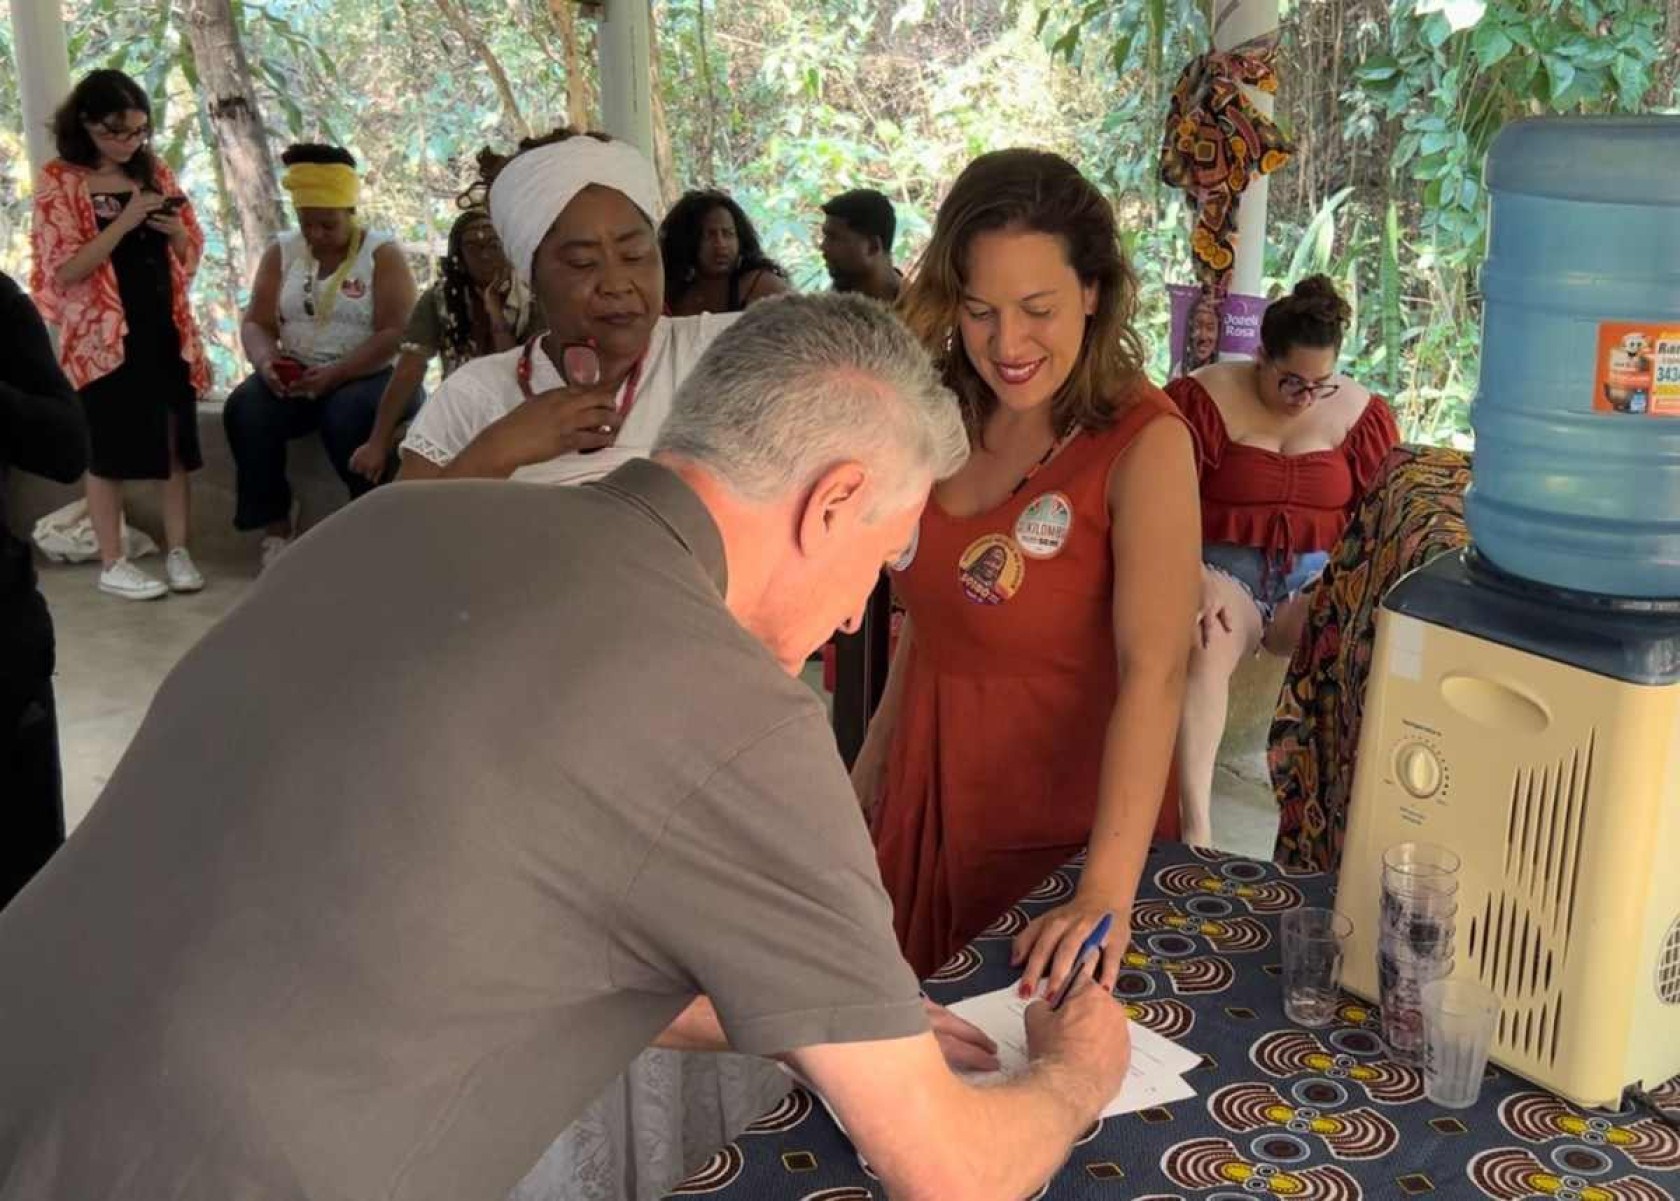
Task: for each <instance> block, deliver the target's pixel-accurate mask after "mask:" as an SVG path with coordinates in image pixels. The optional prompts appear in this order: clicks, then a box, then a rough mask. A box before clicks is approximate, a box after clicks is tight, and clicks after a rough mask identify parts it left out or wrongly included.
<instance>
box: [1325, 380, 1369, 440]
mask: <svg viewBox="0 0 1680 1201" xmlns="http://www.w3.org/2000/svg"><path fill="white" fill-rule="evenodd" d="M1336 385H1337V386H1336V391H1335V394H1334V395H1332V396H1330V397H1328V398H1327V399H1326V401H1325V402H1324V422H1325V425H1326V426H1328V427H1329V428H1330V429H1332V430H1339V431H1341V433H1342V434H1343V435H1346V434H1347V432H1348V431H1349V430H1351V429H1353V427H1354V426H1356V425H1358V424H1359V419H1360V418H1361V417H1363V416H1364V415H1365V410H1366V408H1367V407H1368V406H1369V405H1370V404H1371V400H1372V394H1371V392H1370V390H1369V389H1368V388H1366V387H1365V386H1364V385H1363V384H1361V383H1358V382H1357V381H1355V380H1351V379H1349V378H1348V377H1347V376H1345V375H1340V376H1337V377H1336ZM1377 403H1378V404H1381V403H1382V401H1380V400H1378V401H1377Z"/></svg>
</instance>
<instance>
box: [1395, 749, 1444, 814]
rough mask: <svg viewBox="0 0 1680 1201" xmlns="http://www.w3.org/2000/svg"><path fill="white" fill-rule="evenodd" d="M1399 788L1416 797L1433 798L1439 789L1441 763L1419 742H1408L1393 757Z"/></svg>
mask: <svg viewBox="0 0 1680 1201" xmlns="http://www.w3.org/2000/svg"><path fill="white" fill-rule="evenodd" d="M1394 774H1395V775H1396V776H1398V777H1399V779H1400V787H1402V788H1404V789H1405V790H1406V791H1407V792H1409V793H1411V794H1412V795H1413V796H1415V797H1417V798H1418V799H1419V800H1421V799H1423V798H1424V797H1430V796H1434V795H1435V793H1436V792H1438V791H1439V790H1440V788H1441V761H1440V760H1439V759H1437V758H1436V757H1435V752H1434V751H1432V750H1430V749H1429V748H1428V747H1426V746H1424V745H1423V743H1421V742H1408V743H1407V744H1406V745H1405V746H1403V747H1401V748H1400V750H1399V753H1398V754H1396V755H1395V757H1394Z"/></svg>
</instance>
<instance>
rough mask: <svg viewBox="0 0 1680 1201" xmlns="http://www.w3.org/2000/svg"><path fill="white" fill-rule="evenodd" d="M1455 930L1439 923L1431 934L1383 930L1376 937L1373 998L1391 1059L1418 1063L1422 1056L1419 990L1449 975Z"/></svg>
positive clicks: (1422, 1020) (1414, 1065)
mask: <svg viewBox="0 0 1680 1201" xmlns="http://www.w3.org/2000/svg"><path fill="white" fill-rule="evenodd" d="M1455 936H1456V931H1455V930H1454V929H1453V927H1451V926H1450V925H1449V926H1445V927H1439V928H1437V929H1436V930H1435V937H1433V938H1432V939H1428V940H1424V939H1413V938H1405V937H1400V936H1397V935H1394V934H1390V933H1388V932H1386V931H1385V932H1383V934H1382V935H1381V936H1380V938H1379V939H1378V941H1377V1001H1378V1006H1379V1009H1380V1011H1381V1014H1382V1037H1383V1042H1385V1043H1387V1044H1388V1051H1389V1055H1390V1057H1391V1058H1392V1059H1393V1060H1394V1061H1395V1062H1396V1063H1404V1064H1409V1065H1411V1066H1413V1067H1416V1066H1419V1065H1421V1064H1422V1063H1423V1059H1424V1047H1425V1041H1424V1018H1423V989H1424V987H1425V986H1426V985H1428V984H1430V983H1432V982H1434V981H1436V980H1440V979H1444V978H1445V977H1447V976H1450V975H1452V970H1453V950H1454V939H1455Z"/></svg>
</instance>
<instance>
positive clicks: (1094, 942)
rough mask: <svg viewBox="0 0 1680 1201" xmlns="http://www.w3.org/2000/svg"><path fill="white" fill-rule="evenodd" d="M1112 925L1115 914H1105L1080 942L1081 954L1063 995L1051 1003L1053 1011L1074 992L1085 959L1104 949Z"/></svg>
mask: <svg viewBox="0 0 1680 1201" xmlns="http://www.w3.org/2000/svg"><path fill="white" fill-rule="evenodd" d="M1112 925H1114V915H1113V914H1112V913H1105V914H1103V915H1102V920H1101V921H1100V922H1098V923H1097V925H1096V928H1095V929H1093V930H1092V931H1091V933H1090V934H1089V935H1087V936H1086V938H1085V941H1084V942H1083V943H1081V944H1080V947H1079V954H1077V955H1075V956H1074V957H1073V971H1071V972H1069V973H1068V978H1067V980H1066V981H1065V982H1064V983H1063V984H1062V995H1061V996H1059V997H1057V998H1056V999H1055V1001H1053V1002H1052V1003H1051V1005H1050V1010H1051V1012H1052V1013H1053V1012H1055V1011H1056V1010H1058V1009H1060V1008H1061V1007H1062V1005H1063V1004H1064V1003H1066V1001H1067V999H1068V994H1070V993H1071V992H1073V986H1074V983H1075V982H1076V981H1078V979H1079V973H1080V972H1081V971H1083V970H1084V967H1085V960H1086V959H1087V958H1088V957H1089V956H1091V955H1095V954H1099V953H1100V952H1101V951H1102V945H1103V939H1105V938H1107V937H1108V930H1109V927H1110V926H1112Z"/></svg>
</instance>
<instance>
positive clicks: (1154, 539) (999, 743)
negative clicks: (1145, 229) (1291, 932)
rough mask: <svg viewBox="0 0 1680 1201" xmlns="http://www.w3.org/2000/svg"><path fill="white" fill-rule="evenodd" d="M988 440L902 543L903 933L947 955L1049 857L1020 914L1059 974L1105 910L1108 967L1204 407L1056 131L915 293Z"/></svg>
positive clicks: (878, 750)
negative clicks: (1056, 895)
mask: <svg viewBox="0 0 1680 1201" xmlns="http://www.w3.org/2000/svg"><path fill="white" fill-rule="evenodd" d="M899 303H900V308H901V311H902V312H903V314H904V317H905V319H906V320H907V321H908V322H909V324H910V326H911V328H912V329H914V330H915V331H916V332H917V334H918V335H919V336H920V337H921V338H922V340H923V341H924V343H925V344H926V345H928V346H929V347H930V348H932V350H933V352H934V354H935V355H936V356H937V357H938V358H939V359H940V361H941V364H942V369H943V372H944V376H945V381H946V383H947V384H948V385H949V386H950V387H951V388H952V389H953V390H954V391H955V392H956V393H957V395H958V397H959V398H960V399H961V401H962V404H963V410H964V414H965V416H966V418H967V421H968V427H969V436H970V441H971V445H972V450H973V454H972V457H971V458H970V460H969V462H968V464H967V465H966V466H965V467H964V468H963V469H962V470H961V471H960V472H959V473H958V474H957V475H956V476H954V477H953V478H951V479H949V480H947V481H945V482H944V483H942V484H940V485H939V486H938V487H937V488H935V490H934V494H933V496H932V498H931V499H930V500H929V502H928V507H927V510H926V512H925V513H924V515H923V517H922V522H921V526H920V529H919V531H918V535H917V539H916V543H915V545H914V546H913V547H912V549H911V550H910V552H908V553H907V554H906V556H905V559H904V560H903V561H902V562H901V563H900V564H898V565H896V567H895V572H894V582H895V584H896V586H897V589H898V592H899V595H900V597H901V599H902V600H903V603H904V606H905V609H906V611H907V614H908V617H907V620H906V621H905V623H904V626H903V631H902V634H901V636H900V638H899V643H898V649H897V652H896V653H895V657H894V661H893V669H892V672H891V675H890V676H889V679H888V684H887V689H886V694H885V696H884V698H883V701H882V704H881V708H880V710H879V711H878V712H877V714H876V716H875V719H874V721H873V723H872V724H871V726H870V730H869V734H868V737H867V738H866V739H865V742H864V746H863V749H862V751H861V752H860V754H859V757H858V760H857V763H856V765H855V768H854V772H853V783H854V784H855V785H856V786H857V789H858V796H859V799H860V801H861V802H862V803H863V805H864V807H865V808H866V809H868V810H872V814H873V816H872V821H873V827H874V831H875V840H876V847H877V851H878V856H879V859H880V864H881V874H882V877H883V879H884V880H885V882H886V885H887V890H888V892H889V893H891V895H892V897H893V904H894V908H895V911H896V922H897V927H898V934H899V941H900V942H901V944H902V945H903V948H904V952H905V955H906V957H907V958H908V959H909V960H910V962H911V964H912V965H913V966H914V967H915V968H916V969H917V971H918V972H920V973H922V974H924V975H926V974H928V973H930V972H933V971H934V970H936V969H937V968H938V967H939V966H940V965H941V964H942V963H943V962H944V961H945V960H946V959H947V958H949V957H950V956H951V955H952V954H953V953H954V952H955V951H957V950H958V949H960V948H961V947H962V946H963V945H964V944H965V943H967V942H968V941H969V940H970V939H972V938H973V937H974V936H975V935H977V934H979V933H980V932H981V931H982V930H983V929H985V928H986V927H987V926H988V925H990V924H991V923H992V922H993V921H994V920H996V919H997V918H998V917H999V916H1001V915H1002V914H1003V913H1004V912H1005V911H1006V910H1007V909H1008V908H1009V907H1010V906H1011V905H1012V904H1014V903H1015V902H1016V901H1017V900H1019V899H1020V898H1021V897H1022V896H1023V895H1025V894H1026V893H1027V892H1028V891H1030V890H1031V889H1032V888H1033V887H1034V886H1035V885H1037V884H1038V883H1040V882H1041V881H1042V880H1043V879H1044V878H1045V877H1046V876H1047V875H1049V873H1050V872H1051V871H1052V870H1053V869H1055V868H1056V867H1057V866H1059V865H1060V864H1062V863H1063V862H1065V861H1066V860H1068V859H1069V858H1071V857H1072V856H1073V855H1074V854H1076V853H1077V852H1079V851H1080V850H1083V849H1087V848H1088V849H1089V852H1090V855H1089V859H1088V861H1087V864H1086V868H1085V871H1084V874H1083V877H1082V880H1081V883H1080V886H1079V889H1078V891H1077V893H1076V894H1075V895H1073V896H1072V897H1070V898H1069V899H1068V901H1067V904H1065V905H1063V906H1062V907H1060V908H1058V909H1055V910H1053V911H1051V912H1049V913H1047V914H1045V915H1044V916H1042V917H1040V918H1038V919H1037V920H1035V921H1034V922H1033V923H1032V924H1031V925H1030V926H1029V927H1027V928H1026V929H1025V930H1024V931H1022V932H1021V933H1020V935H1019V937H1018V938H1017V940H1016V945H1015V953H1016V958H1017V962H1020V963H1022V964H1023V965H1024V971H1023V975H1022V987H1023V989H1031V988H1033V987H1035V986H1036V985H1037V984H1038V982H1039V980H1040V978H1041V977H1046V976H1047V977H1048V978H1049V979H1050V981H1051V984H1052V986H1053V987H1054V986H1055V985H1057V984H1059V983H1060V980H1061V978H1062V977H1063V976H1064V975H1065V974H1066V972H1067V971H1068V969H1069V967H1070V965H1071V963H1072V961H1073V958H1074V956H1075V954H1076V953H1077V951H1078V948H1079V944H1080V942H1081V941H1083V939H1084V938H1085V937H1086V935H1087V934H1088V933H1089V932H1090V931H1091V929H1092V927H1093V926H1094V925H1095V924H1096V923H1097V921H1098V920H1099V919H1100V918H1101V917H1102V915H1103V914H1105V913H1110V912H1112V913H1113V914H1114V917H1115V921H1116V923H1117V924H1116V926H1115V928H1114V930H1113V932H1112V933H1111V934H1110V936H1109V938H1108V940H1107V943H1106V948H1105V954H1104V957H1103V961H1102V965H1101V968H1100V971H1099V975H1100V978H1101V979H1103V980H1105V981H1107V982H1108V983H1110V984H1112V982H1113V980H1114V978H1115V976H1116V975H1117V974H1118V972H1119V956H1120V953H1122V952H1123V951H1124V950H1125V947H1126V942H1127V938H1128V931H1129V915H1130V911H1131V904H1132V898H1133V895H1134V893H1135V891H1136V889H1137V884H1138V878H1139V876H1140V874H1141V872H1142V869H1143V861H1144V855H1145V854H1146V852H1147V850H1148V847H1149V842H1150V838H1151V836H1152V834H1154V833H1155V830H1156V822H1157V817H1158V816H1164V817H1165V818H1166V821H1167V823H1168V828H1167V833H1168V834H1169V835H1170V834H1171V833H1172V832H1173V830H1175V829H1176V825H1175V823H1174V821H1173V819H1174V818H1175V817H1176V814H1174V813H1172V812H1171V811H1170V810H1171V809H1173V808H1175V806H1169V807H1168V810H1169V812H1167V813H1166V814H1164V815H1163V814H1162V808H1163V807H1162V803H1161V802H1162V797H1163V795H1164V793H1165V790H1166V786H1167V782H1168V773H1169V768H1170V764H1171V761H1172V749H1173V736H1174V732H1175V730H1176V729H1177V726H1178V710H1179V703H1180V698H1181V696H1182V694H1183V689H1184V675H1185V667H1186V664H1187V662H1188V659H1189V652H1190V635H1191V630H1190V626H1189V623H1188V622H1187V621H1185V619H1184V614H1185V613H1187V612H1190V611H1191V610H1192V609H1193V608H1194V607H1195V603H1196V597H1197V594H1198V588H1199V582H1200V565H1199V552H1200V533H1199V528H1198V510H1197V499H1196V466H1195V457H1194V453H1193V449H1192V442H1191V437H1190V432H1189V430H1188V429H1187V428H1186V427H1185V425H1184V423H1183V421H1182V420H1181V419H1180V418H1179V417H1178V415H1177V413H1176V411H1175V410H1174V408H1173V406H1172V404H1171V402H1170V401H1168V400H1167V398H1166V396H1165V395H1164V394H1163V393H1162V392H1160V391H1159V390H1158V389H1156V388H1155V387H1154V386H1152V385H1151V384H1150V383H1149V382H1148V381H1147V380H1145V379H1144V377H1143V370H1142V363H1143V357H1144V355H1143V346H1142V343H1141V341H1140V340H1139V338H1138V335H1137V332H1136V331H1135V329H1134V328H1133V325H1132V322H1133V318H1134V316H1135V313H1136V308H1137V279H1136V276H1135V275H1134V274H1133V272H1132V269H1131V267H1130V265H1129V264H1128V263H1127V262H1126V260H1125V258H1124V256H1123V254H1122V252H1121V250H1120V245H1119V241H1118V237H1117V233H1116V229H1115V222H1114V213H1113V210H1112V209H1111V208H1110V206H1109V204H1108V202H1107V201H1106V200H1105V199H1103V197H1102V195H1101V193H1099V192H1098V191H1097V190H1096V188H1094V187H1093V186H1092V185H1091V184H1090V182H1089V181H1087V180H1086V179H1085V178H1084V177H1083V176H1081V175H1080V174H1079V172H1078V171H1077V170H1076V169H1075V168H1074V167H1073V166H1072V165H1071V164H1070V163H1068V162H1067V161H1066V160H1064V159H1061V158H1059V157H1057V156H1056V155H1053V154H1046V153H1042V152H1037V151H1028V150H1006V151H1001V152H998V153H995V154H988V155H984V156H982V157H981V158H979V159H976V160H975V161H974V162H973V163H972V164H970V165H969V167H968V169H967V170H965V171H964V172H963V173H962V175H961V177H959V178H958V180H957V182H956V184H955V186H954V187H953V188H952V190H951V193H950V195H949V196H948V197H947V198H946V200H945V203H944V204H943V205H942V206H941V207H940V210H939V216H938V219H937V221H936V223H935V228H934V233H933V238H932V241H931V243H930V244H929V246H928V249H927V252H926V254H925V255H924V256H923V259H922V261H921V264H920V266H919V268H918V270H917V272H916V274H915V278H914V279H913V281H912V282H911V283H910V284H909V285H908V287H907V289H906V291H905V294H904V295H903V296H902V297H900V302H899Z"/></svg>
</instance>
